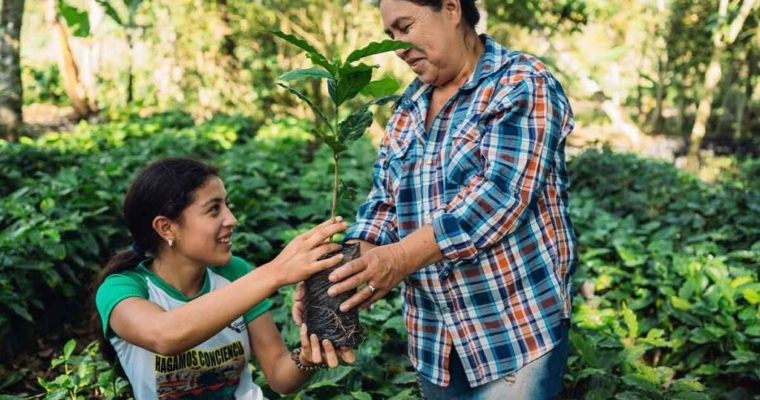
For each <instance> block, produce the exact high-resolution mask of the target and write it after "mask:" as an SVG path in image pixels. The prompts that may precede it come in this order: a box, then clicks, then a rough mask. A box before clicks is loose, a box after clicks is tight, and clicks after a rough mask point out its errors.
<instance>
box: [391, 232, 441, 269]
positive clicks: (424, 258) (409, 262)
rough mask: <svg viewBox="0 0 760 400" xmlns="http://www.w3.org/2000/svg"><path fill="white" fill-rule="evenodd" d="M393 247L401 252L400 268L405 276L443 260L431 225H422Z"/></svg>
mask: <svg viewBox="0 0 760 400" xmlns="http://www.w3.org/2000/svg"><path fill="white" fill-rule="evenodd" d="M395 246H398V248H399V249H400V251H401V254H402V255H401V258H402V260H403V263H402V268H403V269H404V272H405V273H406V275H409V274H411V273H413V272H415V271H417V270H418V269H421V268H424V267H426V266H428V265H430V264H433V263H435V262H438V261H441V260H443V254H442V253H441V250H440V249H439V248H438V244H437V243H436V241H435V233H434V231H433V226H432V225H424V226H423V227H421V228H419V229H417V230H416V231H414V232H412V233H411V234H410V235H408V236H406V237H405V238H403V239H401V241H400V242H398V243H397V244H396V245H395Z"/></svg>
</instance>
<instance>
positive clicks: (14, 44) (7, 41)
mask: <svg viewBox="0 0 760 400" xmlns="http://www.w3.org/2000/svg"><path fill="white" fill-rule="evenodd" d="M23 14H24V0H2V1H0V138H5V139H8V140H14V139H15V138H16V136H17V135H18V133H19V130H20V129H21V126H22V124H23V114H22V109H21V103H22V99H23V98H24V96H23V94H24V93H23V87H22V85H21V68H20V65H19V62H20V57H19V51H20V50H19V49H20V47H21V41H20V37H21V23H22V20H23Z"/></svg>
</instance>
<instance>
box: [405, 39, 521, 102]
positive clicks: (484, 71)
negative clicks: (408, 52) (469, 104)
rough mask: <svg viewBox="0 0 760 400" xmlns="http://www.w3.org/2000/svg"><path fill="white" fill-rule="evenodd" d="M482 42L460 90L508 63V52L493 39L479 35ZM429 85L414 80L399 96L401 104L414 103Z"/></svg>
mask: <svg viewBox="0 0 760 400" xmlns="http://www.w3.org/2000/svg"><path fill="white" fill-rule="evenodd" d="M480 38H481V40H482V41H483V45H484V46H483V54H482V55H481V56H480V60H478V64H477V65H476V66H475V71H473V73H472V75H470V78H469V79H467V81H466V82H465V83H464V85H462V87H460V88H459V90H460V91H462V90H469V89H473V88H475V87H477V86H478V85H479V84H480V82H482V81H483V79H486V78H487V77H489V76H491V75H493V74H494V73H496V72H497V71H499V70H500V69H501V68H502V67H503V66H504V65H506V64H507V63H508V62H509V57H508V50H507V49H506V48H504V47H503V46H502V45H500V44H499V43H497V42H496V41H495V40H493V38H491V37H490V36H488V35H485V34H483V35H480ZM430 86H431V85H429V84H427V83H424V82H422V81H421V80H420V79H419V78H415V80H414V81H412V83H410V84H409V87H407V88H406V90H405V91H404V94H402V95H401V104H408V103H416V102H417V101H419V99H420V97H421V96H422V95H423V94H424V93H425V92H427V90H428V89H429V88H430Z"/></svg>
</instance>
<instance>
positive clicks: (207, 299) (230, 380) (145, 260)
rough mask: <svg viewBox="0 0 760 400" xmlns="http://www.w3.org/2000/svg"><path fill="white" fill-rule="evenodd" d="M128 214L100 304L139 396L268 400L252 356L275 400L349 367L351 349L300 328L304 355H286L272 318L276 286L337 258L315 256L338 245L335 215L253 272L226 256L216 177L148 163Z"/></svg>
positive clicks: (227, 230) (188, 165)
mask: <svg viewBox="0 0 760 400" xmlns="http://www.w3.org/2000/svg"><path fill="white" fill-rule="evenodd" d="M124 217H125V219H126V222H127V225H128V227H129V231H130V233H131V234H132V237H133V239H134V245H133V246H132V249H130V250H128V251H124V252H121V253H119V254H117V255H116V256H115V257H114V258H113V259H111V260H110V262H109V263H108V265H107V266H106V267H105V269H104V271H103V272H102V273H101V277H100V279H99V282H100V284H99V286H98V290H97V293H96V296H95V303H96V308H97V312H98V315H99V317H100V322H101V323H102V332H103V335H104V337H105V338H106V339H107V340H108V342H109V343H110V344H111V345H112V346H113V350H115V352H116V355H117V356H118V358H119V361H120V362H121V366H122V368H123V369H124V372H125V373H126V375H127V378H128V379H129V382H130V383H131V385H132V389H133V391H134V396H135V398H136V399H138V400H139V399H156V398H159V399H169V398H171V399H178V398H193V399H195V398H214V399H217V398H219V399H222V398H224V399H229V398H236V399H256V400H258V399H263V395H262V392H261V389H260V388H259V387H258V386H256V384H254V383H253V380H252V378H251V372H250V371H249V368H248V360H249V359H250V357H251V355H254V356H255V357H256V359H257V360H258V361H259V364H260V365H261V368H262V370H263V371H264V375H265V376H266V379H267V382H268V383H269V385H270V387H271V388H272V389H273V390H275V391H277V392H279V393H288V392H292V391H293V390H295V389H297V388H299V387H300V386H302V385H303V384H304V383H305V382H306V380H308V379H309V377H310V375H311V373H312V370H314V369H316V368H317V367H318V366H319V365H320V364H323V363H327V364H328V365H329V366H330V367H335V366H337V365H338V357H339V356H340V357H341V358H342V359H343V360H344V361H346V362H349V363H352V362H353V360H354V354H353V352H352V351H351V350H350V349H338V351H336V349H335V348H334V347H333V345H332V344H331V343H330V342H329V341H327V340H325V341H322V343H320V342H319V340H318V338H317V337H316V335H312V336H311V337H310V338H308V337H307V334H306V332H307V330H306V329H307V328H306V326H305V325H301V348H300V349H297V350H295V351H293V352H292V353H291V352H289V351H288V350H287V349H286V347H285V344H284V343H283V340H282V338H281V337H280V334H279V331H278V330H277V327H276V326H275V324H274V322H273V320H272V317H271V316H270V315H269V313H268V312H267V310H268V309H269V308H270V307H271V302H270V301H269V300H268V299H267V297H268V296H270V295H271V294H272V293H274V292H275V291H276V290H277V289H278V288H280V287H281V286H285V285H288V284H292V283H296V282H299V281H302V280H304V279H305V278H307V277H309V276H311V275H312V274H314V273H316V272H318V271H321V270H323V269H326V268H329V267H331V266H334V265H335V264H337V263H338V262H340V259H341V258H342V255H340V254H339V255H336V256H334V257H332V258H328V259H326V260H321V261H318V259H319V258H320V256H322V255H324V254H327V253H329V252H332V251H335V250H338V248H339V245H337V244H333V243H329V242H328V238H329V237H330V236H332V235H334V234H336V233H338V232H340V231H343V230H344V229H345V225H344V224H343V222H342V221H341V219H340V218H337V219H336V220H335V221H326V222H324V223H322V224H321V225H319V226H317V227H315V228H314V229H312V230H310V231H308V232H306V233H304V234H303V235H301V236H298V237H297V238H295V239H294V240H293V241H292V242H291V243H289V244H288V245H287V246H286V247H285V249H283V251H282V252H281V253H280V254H279V255H278V256H277V257H276V258H275V259H274V260H272V261H271V262H269V263H267V264H264V265H262V266H260V267H258V268H255V269H252V268H251V267H250V266H249V265H248V264H247V263H246V262H245V261H244V260H243V259H241V258H238V257H235V256H233V255H232V254H231V252H230V249H231V247H232V237H233V229H234V227H235V225H236V224H237V220H236V219H235V217H234V216H233V215H232V212H231V211H230V209H229V208H228V206H227V192H226V190H225V188H224V184H223V183H222V180H221V179H220V178H219V175H218V173H217V171H216V170H214V169H213V168H211V167H209V166H207V165H206V164H204V163H202V162H199V161H196V160H192V159H186V158H171V159H164V160H161V161H157V162H154V163H152V164H150V165H149V166H148V167H147V168H146V169H145V170H144V171H143V172H142V173H141V174H140V175H139V176H138V177H137V179H136V180H135V181H134V182H133V183H132V186H131V187H130V188H129V191H128V192H127V195H126V197H125V199H124ZM107 347H109V346H106V348H107Z"/></svg>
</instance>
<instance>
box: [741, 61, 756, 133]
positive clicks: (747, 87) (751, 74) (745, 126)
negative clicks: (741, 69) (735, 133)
mask: <svg viewBox="0 0 760 400" xmlns="http://www.w3.org/2000/svg"><path fill="white" fill-rule="evenodd" d="M757 64H758V60H757V53H756V50H755V48H753V47H750V48H749V50H748V51H747V80H746V81H745V83H744V98H745V99H746V101H747V108H746V109H745V110H743V112H742V118H741V119H740V120H739V126H740V127H741V128H740V132H741V131H742V130H743V132H747V133H749V132H750V122H751V118H750V116H751V115H752V96H753V95H754V94H755V93H754V92H755V85H754V84H753V81H754V79H755V76H757V70H758V65H757Z"/></svg>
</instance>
